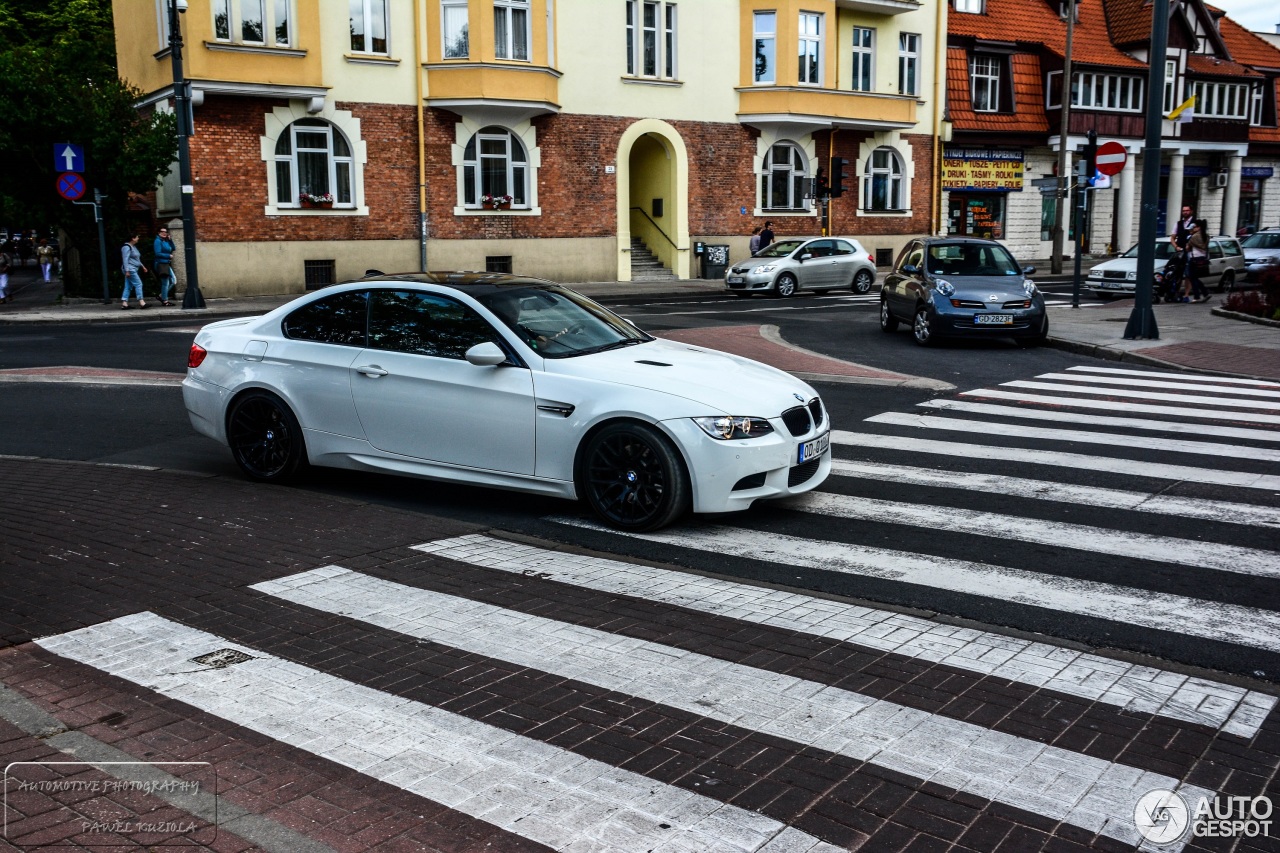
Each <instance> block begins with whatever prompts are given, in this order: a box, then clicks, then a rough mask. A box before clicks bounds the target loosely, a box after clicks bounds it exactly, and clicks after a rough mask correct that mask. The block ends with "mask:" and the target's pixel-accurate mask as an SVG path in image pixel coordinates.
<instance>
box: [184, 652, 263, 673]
mask: <svg viewBox="0 0 1280 853" xmlns="http://www.w3.org/2000/svg"><path fill="white" fill-rule="evenodd" d="M247 660H253V655H247V654H245V653H244V652H241V651H237V650H235V649H218V650H217V651H216V652H209V654H207V655H200V657H198V658H192V659H191V662H192V663H198V664H203V665H204V666H209V667H213V668H214V669H225V668H227V667H229V666H235V665H236V664H238V663H244V662H245V661H247Z"/></svg>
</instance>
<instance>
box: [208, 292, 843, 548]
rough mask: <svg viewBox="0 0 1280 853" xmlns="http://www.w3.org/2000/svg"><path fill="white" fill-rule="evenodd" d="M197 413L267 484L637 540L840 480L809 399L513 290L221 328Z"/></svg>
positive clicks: (748, 368) (335, 302) (336, 299)
mask: <svg viewBox="0 0 1280 853" xmlns="http://www.w3.org/2000/svg"><path fill="white" fill-rule="evenodd" d="M183 399H184V401H185V403H186V407H187V411H188V413H189V415H190V417H191V423H192V425H193V426H194V427H195V429H196V430H197V431H198V432H200V433H203V434H204V435H207V436H209V437H211V438H214V439H216V440H218V441H220V442H222V443H223V444H225V445H227V446H228V447H230V449H231V453H232V455H233V456H234V457H235V460H236V462H237V463H238V464H239V466H240V468H241V469H242V470H243V471H244V473H245V474H246V475H248V476H249V477H251V478H252V479H255V480H263V481H281V480H286V479H288V478H289V477H291V476H292V475H294V474H296V473H297V472H298V471H299V470H300V469H302V468H303V467H304V466H306V465H307V464H308V463H310V464H313V465H318V466H332V467H336V468H352V469H357V470H363V471H379V472H384V473H392V474H404V475H409V476H417V477H426V478H429V479H435V480H445V481H451V482H458V483H470V484H476V485H484V486H493V487H497V488H504V489H514V490H518V491H525V492H534V493H539V494H546V495H553V496H556V497H562V498H583V499H585V500H586V502H587V503H588V504H589V505H590V506H591V508H592V509H593V510H594V511H595V513H596V514H597V515H598V516H600V518H602V519H603V520H604V521H605V522H607V523H609V524H611V525H614V526H616V527H619V528H623V529H628V530H652V529H654V528H657V527H661V526H662V525H665V524H668V523H670V522H671V521H673V520H674V519H675V518H677V517H678V516H680V515H681V514H682V513H684V512H686V511H687V510H689V509H692V510H693V511H694V512H707V513H713V512H726V511H731V510H741V509H746V508H747V507H749V506H750V505H751V504H752V503H753V502H754V501H757V500H761V499H764V498H779V497H784V496H787V495H794V494H799V493H801V492H805V491H808V490H810V489H813V488H814V487H816V486H818V485H819V484H820V483H822V481H823V480H825V479H826V478H827V475H828V474H829V473H830V471H831V454H830V452H829V442H830V434H831V424H830V421H829V418H828V416H827V412H826V410H825V408H824V407H823V404H822V400H821V399H820V398H819V397H818V394H817V392H816V391H814V390H813V388H811V387H810V386H809V385H807V384H806V383H804V382H802V381H800V380H799V379H796V378H795V377H794V376H791V375H789V374H787V373H783V372H782V371H780V370H777V369H775V368H772V367H769V366H767V365H764V364H760V363H759V362H755V361H751V360H750V359H746V358H740V357H738V356H734V355H729V354H727V353H722V352H717V351H715V350H710V349H704V348H702V347H696V346H691V345H688V344H681V343H674V342H670V341H664V340H659V339H656V338H653V337H650V336H649V335H647V334H645V333H644V332H642V331H641V330H640V329H638V328H637V327H636V326H635V325H634V324H632V323H631V322H629V321H628V320H625V319H623V318H621V317H619V316H618V315H616V314H614V313H613V312H611V311H609V310H608V309H607V308H604V307H602V306H600V305H598V304H596V303H595V302H593V301H591V300H590V299H588V298H586V297H584V296H582V295H581V294H578V293H575V292H574V291H572V290H569V289H568V288H564V287H561V286H559V285H556V284H552V283H550V282H545V281H539V280H536V279H529V278H519V277H515V276H509V275H498V274H488V273H415V274H407V275H392V276H384V275H377V276H371V277H369V278H366V279H363V280H361V281H357V282H349V283H346V284H340V285H334V286H332V287H327V288H325V289H323V290H320V291H317V292H315V293H311V294H308V295H306V296H303V297H300V298H298V299H296V300H294V301H292V302H290V303H288V304H287V305H283V306H281V307H280V308H277V309H276V310H274V311H272V312H270V313H269V314H265V315H263V316H260V317H253V318H248V319H233V320H223V321H220V322H217V323H212V324H210V325H208V326H205V327H204V328H203V329H201V330H200V332H199V333H198V334H197V335H196V338H195V342H194V343H193V344H192V346H191V354H190V358H189V361H188V371H187V377H186V379H185V380H184V381H183Z"/></svg>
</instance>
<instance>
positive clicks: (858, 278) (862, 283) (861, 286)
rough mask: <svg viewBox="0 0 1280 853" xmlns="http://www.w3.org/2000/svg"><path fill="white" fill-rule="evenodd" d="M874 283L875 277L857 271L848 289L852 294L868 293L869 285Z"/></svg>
mask: <svg viewBox="0 0 1280 853" xmlns="http://www.w3.org/2000/svg"><path fill="white" fill-rule="evenodd" d="M875 283H876V277H875V276H873V275H872V274H871V273H870V272H869V271H867V270H858V272H857V274H856V275H854V277H853V284H851V285H849V289H850V290H852V291H853V292H854V293H870V292H871V285H873V284H875Z"/></svg>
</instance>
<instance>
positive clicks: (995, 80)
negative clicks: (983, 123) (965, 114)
mask: <svg viewBox="0 0 1280 853" xmlns="http://www.w3.org/2000/svg"><path fill="white" fill-rule="evenodd" d="M1002 59H1003V57H1000V56H997V55H995V54H992V53H975V54H973V56H971V57H970V58H969V87H970V88H969V94H970V98H971V99H972V100H971V103H972V105H973V111H974V112H975V113H998V112H1000V78H1001V77H1002V76H1003V73H1002V72H1003V71H1004V68H1003V67H1002V65H1001V61H1002ZM980 65H983V66H986V67H980ZM979 92H985V94H986V96H987V101H986V104H987V105H986V106H984V107H979V106H978V93H979Z"/></svg>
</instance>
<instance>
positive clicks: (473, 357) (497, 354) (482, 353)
mask: <svg viewBox="0 0 1280 853" xmlns="http://www.w3.org/2000/svg"><path fill="white" fill-rule="evenodd" d="M506 360H507V354H506V353H505V352H503V351H502V347H500V346H498V345H497V344H495V343H494V342H493V341H485V342H484V343H482V344H476V345H475V346H473V347H472V348H471V349H469V350H467V361H469V362H471V363H472V364H474V365H476V366H477V367H493V366H494V365H498V364H502V363H503V362H504V361H506Z"/></svg>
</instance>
